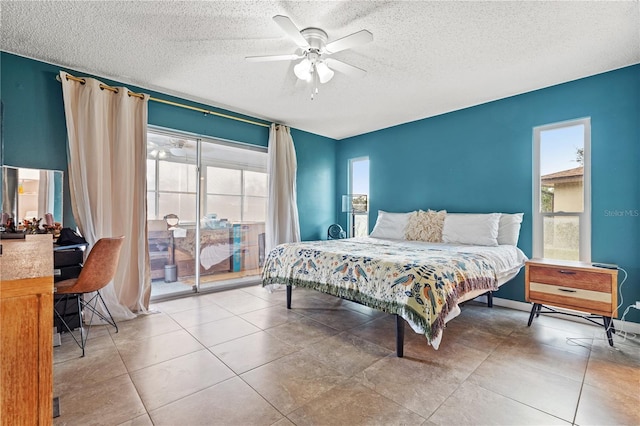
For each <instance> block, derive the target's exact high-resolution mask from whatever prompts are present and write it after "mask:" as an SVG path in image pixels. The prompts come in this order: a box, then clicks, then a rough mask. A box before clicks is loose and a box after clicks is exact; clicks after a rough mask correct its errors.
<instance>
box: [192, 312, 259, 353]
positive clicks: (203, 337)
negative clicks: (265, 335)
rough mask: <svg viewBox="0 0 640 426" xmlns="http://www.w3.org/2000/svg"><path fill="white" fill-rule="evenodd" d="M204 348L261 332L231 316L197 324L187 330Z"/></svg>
mask: <svg viewBox="0 0 640 426" xmlns="http://www.w3.org/2000/svg"><path fill="white" fill-rule="evenodd" d="M187 331H188V332H189V333H191V334H192V335H193V336H194V337H195V338H196V339H198V341H199V342H200V343H202V344H203V345H204V346H207V347H209V346H214V345H217V344H220V343H223V342H227V341H229V340H233V339H237V338H238V337H242V336H246V335H248V334H252V333H257V332H259V331H261V330H260V329H259V328H258V327H256V326H255V325H253V324H250V323H249V322H247V321H245V320H243V319H242V318H240V317H237V316H233V317H230V318H225V319H221V320H218V321H213V322H208V323H205V324H199V325H196V326H194V327H190V328H188V329H187Z"/></svg>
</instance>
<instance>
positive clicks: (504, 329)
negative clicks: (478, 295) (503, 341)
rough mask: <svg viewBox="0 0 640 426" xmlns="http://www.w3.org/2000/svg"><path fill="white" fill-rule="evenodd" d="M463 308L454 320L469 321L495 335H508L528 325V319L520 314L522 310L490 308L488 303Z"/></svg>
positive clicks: (470, 323) (472, 324) (468, 322)
mask: <svg viewBox="0 0 640 426" xmlns="http://www.w3.org/2000/svg"><path fill="white" fill-rule="evenodd" d="M461 310H462V312H461V313H460V315H459V316H458V317H456V318H454V319H453V320H452V321H456V322H457V321H460V322H463V323H467V324H469V325H470V326H476V327H478V328H481V329H482V330H484V331H486V332H488V333H491V334H495V335H502V336H508V335H510V334H511V333H512V332H514V331H516V330H518V329H521V328H523V327H526V326H527V321H526V320H525V319H523V318H524V317H523V316H521V315H519V313H520V312H519V311H514V310H513V309H507V308H501V307H493V308H488V307H487V306H486V305H465V306H462V308H461ZM514 312H515V313H518V315H516V314H514Z"/></svg>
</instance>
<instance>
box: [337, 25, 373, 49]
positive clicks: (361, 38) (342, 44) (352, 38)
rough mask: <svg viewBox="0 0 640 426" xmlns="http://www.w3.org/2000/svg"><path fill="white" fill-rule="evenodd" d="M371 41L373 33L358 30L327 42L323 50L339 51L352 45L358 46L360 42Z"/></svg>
mask: <svg viewBox="0 0 640 426" xmlns="http://www.w3.org/2000/svg"><path fill="white" fill-rule="evenodd" d="M371 41H373V34H371V33H370V32H369V31H367V30H360V31H358V32H357V33H353V34H350V35H348V36H345V37H342V38H339V39H338V40H335V41H332V42H331V43H329V44H327V45H326V47H325V50H326V51H327V52H329V53H336V52H340V51H341V50H345V49H351V48H352V47H356V46H360V45H361V44H365V43H369V42H371Z"/></svg>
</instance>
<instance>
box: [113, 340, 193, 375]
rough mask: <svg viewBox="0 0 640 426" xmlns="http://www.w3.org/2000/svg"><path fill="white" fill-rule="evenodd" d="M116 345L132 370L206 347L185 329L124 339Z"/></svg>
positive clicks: (128, 368)
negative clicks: (146, 337)
mask: <svg viewBox="0 0 640 426" xmlns="http://www.w3.org/2000/svg"><path fill="white" fill-rule="evenodd" d="M116 346H117V348H118V351H119V352H120V355H121V356H122V360H123V361H124V363H125V365H126V366H127V370H129V371H130V372H131V371H136V370H139V369H141V368H145V367H148V366H150V365H154V364H158V363H160V362H163V361H167V360H170V359H173V358H177V357H179V356H181V355H186V354H188V353H191V352H196V351H199V350H202V349H205V347H204V346H203V345H202V344H201V343H200V342H198V341H197V340H196V339H195V338H194V337H193V336H192V335H190V334H189V333H187V332H186V331H184V330H177V331H172V332H169V333H165V334H160V335H158V336H153V337H149V338H148V339H137V340H122V341H118V342H117V343H116Z"/></svg>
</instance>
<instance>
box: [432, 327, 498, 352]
mask: <svg viewBox="0 0 640 426" xmlns="http://www.w3.org/2000/svg"><path fill="white" fill-rule="evenodd" d="M507 338H508V337H507V336H504V335H501V334H493V333H490V332H489V331H486V330H484V329H482V326H481V325H480V326H478V327H476V326H470V325H469V324H468V323H464V322H461V321H456V320H455V319H454V320H453V321H450V322H449V323H448V324H447V325H446V327H445V329H444V332H443V335H442V341H443V344H444V345H447V344H448V343H449V342H455V343H459V344H461V345H464V346H468V347H470V348H473V349H477V350H480V351H482V352H486V353H491V352H493V351H494V350H495V349H496V348H497V347H498V346H499V345H500V344H501V343H502V342H503V341H504V340H505V339H507Z"/></svg>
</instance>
